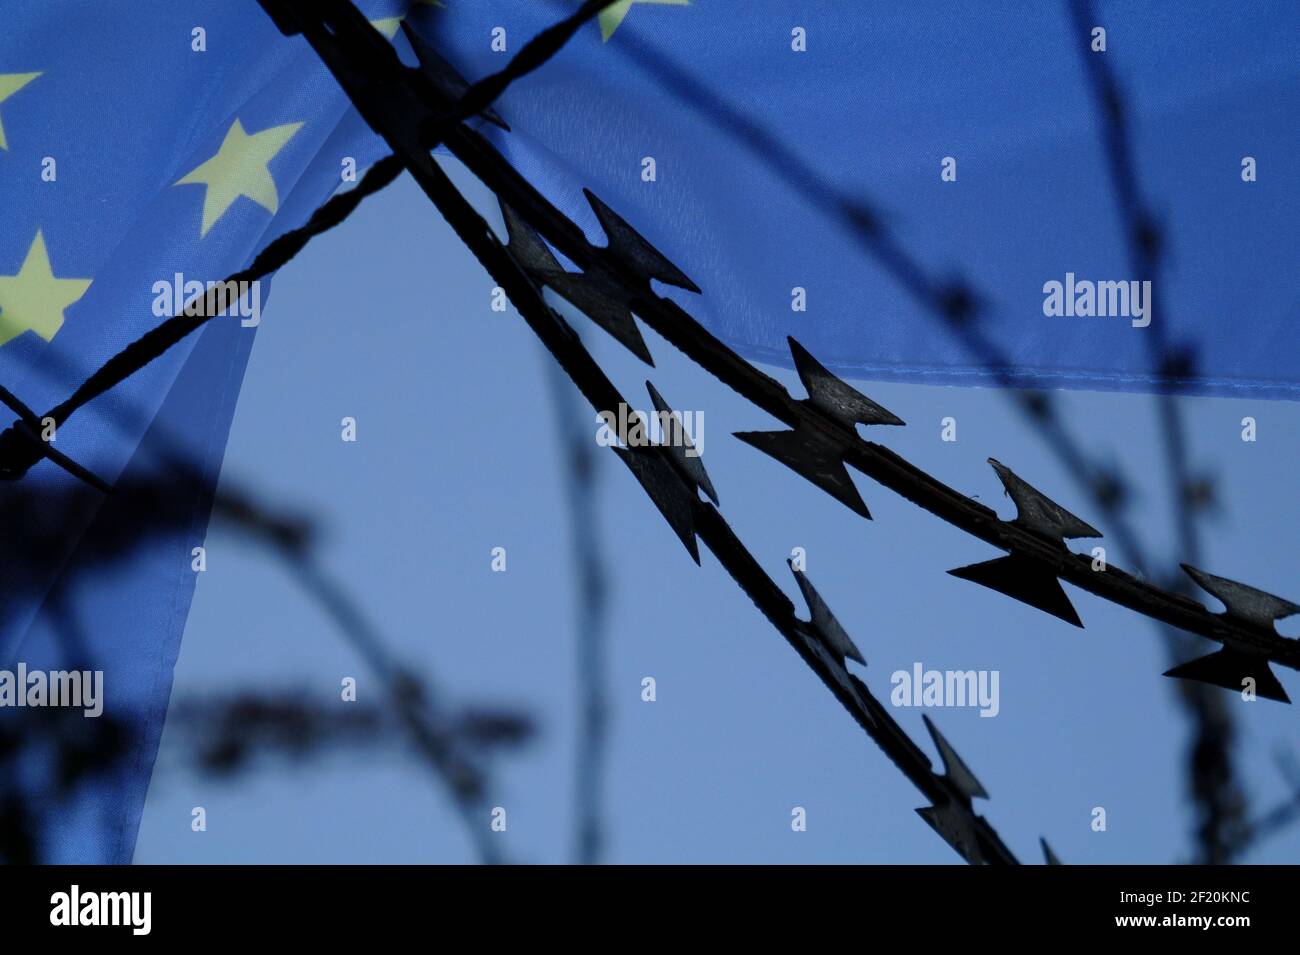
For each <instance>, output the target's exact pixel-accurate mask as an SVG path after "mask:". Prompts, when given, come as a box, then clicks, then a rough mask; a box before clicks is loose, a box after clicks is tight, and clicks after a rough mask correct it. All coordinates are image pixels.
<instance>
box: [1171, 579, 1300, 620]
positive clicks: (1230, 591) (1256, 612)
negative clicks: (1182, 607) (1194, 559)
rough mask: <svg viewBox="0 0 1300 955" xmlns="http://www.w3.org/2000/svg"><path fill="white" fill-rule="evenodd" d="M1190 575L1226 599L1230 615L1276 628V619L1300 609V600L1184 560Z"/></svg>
mask: <svg viewBox="0 0 1300 955" xmlns="http://www.w3.org/2000/svg"><path fill="white" fill-rule="evenodd" d="M1179 566H1180V567H1182V568H1183V570H1185V571H1186V572H1187V576H1189V577H1191V578H1192V580H1194V581H1196V582H1197V584H1199V585H1200V586H1201V588H1202V589H1203V590H1205V591H1207V592H1209V593H1211V594H1213V595H1214V596H1216V597H1218V598H1219V599H1220V600H1222V601H1223V605H1224V606H1225V607H1227V608H1228V610H1227V613H1228V615H1229V616H1232V617H1236V618H1237V619H1239V620H1245V621H1247V622H1248V623H1253V624H1255V625H1256V626H1260V627H1268V628H1272V626H1273V624H1274V622H1275V621H1278V620H1281V619H1282V618H1283V617H1289V616H1291V615H1292V614H1297V613H1300V604H1294V603H1292V602H1291V601H1289V600H1287V599H1285V598H1283V597H1278V596H1276V595H1274V594H1270V593H1269V592H1268V591H1265V590H1260V589H1258V588H1256V587H1252V586H1250V585H1249V584H1243V583H1238V582H1237V581H1235V580H1229V579H1228V578H1227V577H1216V576H1215V575H1214V574H1207V573H1206V572H1205V571H1203V570H1198V569H1197V568H1195V567H1193V566H1191V565H1190V564H1180V565H1179Z"/></svg>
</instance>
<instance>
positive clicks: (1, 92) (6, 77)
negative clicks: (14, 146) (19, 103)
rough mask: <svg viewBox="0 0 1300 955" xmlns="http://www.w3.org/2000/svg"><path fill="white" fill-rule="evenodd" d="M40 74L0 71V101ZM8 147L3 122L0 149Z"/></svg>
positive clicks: (0, 128)
mask: <svg viewBox="0 0 1300 955" xmlns="http://www.w3.org/2000/svg"><path fill="white" fill-rule="evenodd" d="M40 75H41V74H39V73H0V103H3V102H4V101H5V100H7V99H8V98H9V97H11V96H13V95H14V94H15V93H17V92H18V91H19V90H20V89H22V88H23V87H24V86H26V85H27V84H28V83H30V82H31V81H32V80H34V79H36V77H38V76H40ZM8 148H9V144H8V143H6V142H5V127H4V123H0V149H6V150H7V149H8Z"/></svg>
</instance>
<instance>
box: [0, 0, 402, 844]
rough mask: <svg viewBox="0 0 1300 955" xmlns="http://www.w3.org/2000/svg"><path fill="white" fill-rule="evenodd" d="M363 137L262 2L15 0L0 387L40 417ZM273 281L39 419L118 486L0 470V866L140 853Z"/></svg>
mask: <svg viewBox="0 0 1300 955" xmlns="http://www.w3.org/2000/svg"><path fill="white" fill-rule="evenodd" d="M403 6H404V5H403V4H399V3H397V2H395V0H393V2H388V0H373V2H368V3H364V4H362V8H363V9H364V10H365V11H366V12H367V15H369V16H372V17H373V18H374V19H375V21H377V26H378V27H379V28H380V29H381V30H383V31H384V32H386V33H389V34H391V33H393V32H395V31H396V29H397V22H398V21H397V16H398V15H399V14H400V13H401V11H402V9H403ZM375 150H376V142H375V140H374V138H373V136H371V135H369V133H368V131H367V130H366V129H365V127H364V126H363V125H362V124H361V123H360V121H359V120H358V119H357V117H356V115H355V112H354V111H353V110H352V109H351V107H350V105H349V103H348V102H347V99H346V97H344V95H343V94H342V92H341V91H340V90H339V89H338V87H337V85H336V84H335V83H334V82H333V81H332V80H331V78H330V77H329V74H328V73H327V72H326V70H325V69H324V67H323V66H321V64H320V63H319V61H318V60H317V58H316V57H315V55H314V54H313V53H312V51H311V49H310V48H309V47H308V45H307V44H306V43H305V42H303V41H301V40H297V41H291V40H287V39H285V38H284V37H283V36H281V35H280V33H279V32H278V31H277V30H276V29H275V27H274V26H273V25H272V23H271V22H270V20H269V19H268V18H267V17H266V15H265V14H264V13H263V12H262V10H261V8H260V7H259V6H258V5H257V4H256V3H255V2H254V0H247V2H243V0H240V2H230V3H222V4H215V5H207V4H177V3H171V2H167V0H134V2H131V3H107V4H86V3H81V2H76V0H40V2H36V0H24V2H19V3H11V4H7V5H6V8H5V29H4V31H3V33H2V34H0V205H2V206H3V209H4V212H5V222H6V228H5V229H4V232H3V235H0V385H3V386H4V388H5V389H7V390H8V392H10V393H11V394H12V395H14V396H16V397H17V398H18V400H19V401H21V402H22V403H23V404H25V405H27V406H28V407H29V408H31V409H35V411H36V413H37V414H40V413H41V412H42V411H43V409H47V408H52V407H54V406H55V405H56V404H57V403H58V402H60V401H62V400H63V399H64V398H66V397H67V396H68V394H69V392H71V390H72V389H73V388H74V387H76V386H77V385H78V384H79V383H80V382H82V381H83V380H84V379H85V378H86V377H87V376H88V375H90V373H91V372H92V371H94V370H95V369H96V368H98V367H99V366H100V365H101V364H103V363H104V362H105V361H106V360H107V359H108V358H110V357H111V356H112V355H113V354H115V353H116V352H117V351H118V350H119V349H121V348H122V347H123V346H124V345H126V344H127V343H129V342H131V341H132V340H134V339H136V338H138V337H139V336H140V335H142V334H143V333H144V332H146V331H148V330H149V329H151V328H153V327H155V326H157V325H159V324H160V323H161V322H162V321H164V320H165V318H166V317H169V316H171V315H172V314H174V313H175V312H176V311H178V310H179V308H180V307H181V305H182V304H183V303H184V302H185V301H187V300H189V299H190V298H192V297H193V296H194V294H195V292H196V291H198V290H200V289H202V288H204V287H206V283H208V282H213V281H217V280H220V279H223V278H224V277H225V276H226V275H228V274H230V273H232V272H234V271H235V270H237V269H239V268H240V267H242V266H244V265H245V264H246V263H247V262H248V261H249V260H250V258H251V257H252V255H253V254H254V253H255V252H256V251H257V250H259V249H260V248H261V247H263V246H265V245H266V243H267V242H268V241H269V240H270V239H272V238H274V237H275V236H277V235H279V234H280V233H282V232H285V231H287V230H289V229H290V228H292V227H294V226H297V225H300V224H301V223H302V222H303V221H304V219H305V218H306V217H307V216H308V215H309V214H310V212H311V211H312V210H313V209H314V208H315V207H316V206H318V205H319V204H320V203H321V202H322V201H323V200H324V199H325V198H327V197H328V196H329V195H330V193H331V192H333V191H334V190H335V189H336V188H338V187H339V185H340V183H341V182H342V181H343V180H344V179H345V178H346V174H347V173H348V172H349V171H350V169H351V168H352V167H353V166H355V165H361V166H364V165H365V164H366V163H367V162H368V161H369V160H370V159H373V158H374V156H375ZM266 291H267V289H266V288H265V285H264V284H263V285H262V286H259V287H257V288H251V287H250V288H248V289H246V290H245V292H244V295H243V296H242V297H240V298H239V300H238V301H234V300H232V301H231V302H230V303H229V306H230V307H229V310H228V311H229V314H228V315H227V316H226V317H222V318H218V319H216V320H214V321H212V322H210V323H209V324H208V325H207V326H206V328H205V330H204V331H203V332H202V333H201V334H199V335H194V336H191V337H190V338H189V339H186V340H185V341H183V342H182V343H181V344H180V345H178V346H177V347H175V348H173V349H171V350H170V351H169V352H167V354H166V355H164V356H163V357H162V358H161V359H159V360H157V361H155V362H153V363H151V364H150V365H148V366H147V367H146V368H145V369H143V370H142V371H141V372H139V373H138V374H136V375H134V376H132V377H131V378H130V379H128V380H127V381H126V382H125V383H123V384H122V385H120V386H119V387H117V388H115V389H113V390H112V391H111V392H110V393H108V394H107V395H104V396H103V397H101V398H99V399H97V400H95V401H92V402H91V403H89V404H88V405H86V406H85V407H84V408H82V409H80V410H79V411H77V412H76V413H75V414H74V415H73V416H72V417H71V418H70V419H69V420H68V421H67V422H65V423H62V424H59V425H58V426H57V427H54V426H52V425H51V426H50V427H49V428H48V430H47V429H45V428H42V432H43V433H42V434H41V435H40V439H43V440H45V441H48V442H50V445H49V447H51V448H52V449H54V450H55V451H57V452H59V453H61V454H63V455H66V456H67V457H68V458H70V459H72V460H73V461H75V462H77V463H79V464H80V465H82V466H84V467H86V468H88V469H89V470H90V471H92V472H93V473H94V474H96V475H98V476H99V477H100V478H102V479H103V480H105V481H106V482H108V483H110V484H113V485H116V488H115V493H113V494H111V495H103V494H101V493H99V492H98V491H96V490H94V489H92V488H89V487H87V486H86V485H85V484H84V483H82V482H80V481H79V480H78V479H77V478H76V477H74V476H73V475H71V474H69V473H68V472H67V471H65V470H63V469H61V468H59V467H57V466H56V465H55V464H54V463H52V462H51V461H50V460H48V459H42V460H39V461H38V462H37V463H36V464H35V465H34V466H33V467H31V469H30V471H29V472H28V473H26V474H25V475H24V476H22V478H21V480H14V481H10V482H6V483H5V484H4V485H3V486H0V528H2V530H0V581H2V582H3V583H2V584H0V775H3V776H4V778H5V783H6V785H5V788H4V793H3V794H2V795H0V856H3V857H5V858H7V859H9V860H22V859H39V860H44V861H52V862H127V861H130V858H131V854H132V851H133V848H134V844H135V833H136V827H137V825H138V822H139V817H140V812H141V808H142V806H143V803H144V797H145V792H146V789H147V786H148V783H149V775H150V771H151V768H152V765H153V761H154V756H155V753H156V749H157V744H158V739H159V735H160V733H161V729H162V723H163V718H164V715H165V712H166V705H167V699H168V695H169V692H170V687H171V680H172V667H173V664H174V662H175V660H176V655H177V652H178V649H179V642H180V636H181V633H182V630H183V628H184V623H185V618H186V614H187V612H188V609H189V605H190V598H191V595H192V593H193V589H194V585H195V579H196V577H197V574H198V572H199V570H201V568H202V566H203V561H204V560H205V554H204V553H203V551H202V550H201V548H202V546H203V543H204V533H205V530H206V526H207V519H208V514H209V510H210V506H211V501H212V493H213V488H214V485H215V481H216V477H217V474H218V471H219V469H220V463H221V457H222V452H223V450H224V447H225V442H226V436H227V433H228V430H229V427H230V420H231V415H232V413H233V411H234V407H235V401H236V398H237V396H238V394H239V386H240V381H241V379H242V376H243V372H244V366H245V362H246V361H247V359H248V355H249V349H250V347H251V345H252V341H253V336H254V335H255V333H256V325H257V324H258V323H259V322H260V320H261V309H262V305H263V304H264V300H265V294H266ZM16 435H17V432H16V431H14V430H13V429H11V431H10V432H9V438H8V439H7V440H8V441H9V442H10V449H12V447H13V446H14V443H15V442H16V441H18V440H22V439H20V438H18V437H16ZM26 440H28V441H30V440H33V438H32V436H31V434H30V433H28V434H27V436H26ZM184 824H185V821H181V822H180V825H184Z"/></svg>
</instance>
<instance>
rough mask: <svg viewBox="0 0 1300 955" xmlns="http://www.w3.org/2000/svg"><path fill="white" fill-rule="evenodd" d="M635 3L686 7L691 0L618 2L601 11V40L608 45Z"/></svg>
mask: <svg viewBox="0 0 1300 955" xmlns="http://www.w3.org/2000/svg"><path fill="white" fill-rule="evenodd" d="M634 3H669V4H672V5H673V6H677V7H684V6H686V5H687V4H688V3H690V0H616V2H615V3H611V4H610V5H609V6H607V7H606V8H605V9H604V10H601V11H600V38H601V40H603V41H604V42H606V43H608V42H609V38H610V37H612V36H613V35H614V31H615V30H617V29H618V28H619V26H620V25H621V24H622V23H623V18H624V17H625V16H627V13H628V11H629V10H631V9H632V4H634Z"/></svg>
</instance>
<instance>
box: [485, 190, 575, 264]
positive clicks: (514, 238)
mask: <svg viewBox="0 0 1300 955" xmlns="http://www.w3.org/2000/svg"><path fill="white" fill-rule="evenodd" d="M500 206H501V218H502V219H503V220H505V224H506V239H507V242H506V248H507V249H508V250H509V251H510V254H511V255H513V256H514V257H515V261H516V262H518V263H519V264H520V265H522V266H523V267H524V270H525V271H527V272H528V274H529V275H531V276H532V277H533V278H534V279H536V280H538V281H544V280H547V279H549V278H550V277H551V276H553V275H557V274H560V273H563V272H564V268H563V267H562V266H561V265H560V263H559V260H558V259H556V258H555V255H554V253H552V252H551V250H550V249H549V248H548V247H547V245H546V243H545V242H543V241H542V237H541V236H539V235H538V234H537V233H536V232H535V231H534V230H533V227H532V226H530V225H529V224H528V223H527V222H525V221H524V220H523V218H522V217H521V216H520V215H519V213H517V212H515V210H514V209H512V208H510V206H508V205H506V204H505V203H504V202H502V203H500Z"/></svg>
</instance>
